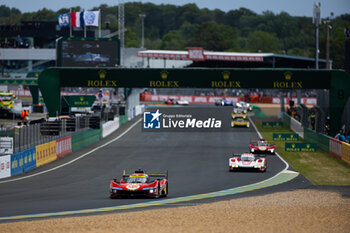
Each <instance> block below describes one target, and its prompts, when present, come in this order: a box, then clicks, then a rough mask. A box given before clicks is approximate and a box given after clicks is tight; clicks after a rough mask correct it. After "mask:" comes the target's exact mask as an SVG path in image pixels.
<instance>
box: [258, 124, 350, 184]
mask: <svg viewBox="0 0 350 233" xmlns="http://www.w3.org/2000/svg"><path fill="white" fill-rule="evenodd" d="M254 123H255V125H256V127H257V128H258V130H259V131H260V133H261V135H262V136H263V137H264V138H265V139H266V140H268V141H271V142H272V141H273V140H272V135H273V133H294V132H293V131H292V130H290V129H287V128H282V129H263V128H262V127H261V122H258V121H257V122H254ZM300 142H302V141H300ZM284 143H285V142H275V144H276V147H277V149H276V151H277V153H278V154H279V155H281V156H282V157H283V158H284V159H285V160H286V161H287V162H288V163H289V164H290V165H291V166H292V167H293V168H294V169H295V170H297V171H298V172H300V173H301V174H302V175H303V176H305V177H306V178H307V179H308V180H310V181H311V182H312V183H313V184H314V185H350V165H349V164H347V163H345V162H344V161H342V160H339V159H336V158H334V157H332V156H331V155H330V154H328V153H326V152H323V151H321V150H319V149H317V152H286V151H285V150H284Z"/></svg>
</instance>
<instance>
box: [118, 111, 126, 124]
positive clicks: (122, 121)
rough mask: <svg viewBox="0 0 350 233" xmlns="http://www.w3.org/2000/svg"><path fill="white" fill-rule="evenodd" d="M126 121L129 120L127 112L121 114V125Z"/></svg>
mask: <svg viewBox="0 0 350 233" xmlns="http://www.w3.org/2000/svg"><path fill="white" fill-rule="evenodd" d="M126 122H128V114H126V113H125V115H122V116H119V127H120V126H122V125H124V124H125V123H126Z"/></svg>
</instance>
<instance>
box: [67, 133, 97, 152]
mask: <svg viewBox="0 0 350 233" xmlns="http://www.w3.org/2000/svg"><path fill="white" fill-rule="evenodd" d="M101 133H102V131H101V129H89V130H86V131H82V132H78V133H75V134H73V135H72V151H76V150H79V149H80V148H83V147H85V146H88V145H91V144H92V143H95V142H97V141H99V140H100V139H101Z"/></svg>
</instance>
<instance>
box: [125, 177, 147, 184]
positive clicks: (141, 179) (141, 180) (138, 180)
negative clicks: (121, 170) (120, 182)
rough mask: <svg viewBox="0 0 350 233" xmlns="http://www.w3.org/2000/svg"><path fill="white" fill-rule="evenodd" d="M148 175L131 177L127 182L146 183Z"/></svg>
mask: <svg viewBox="0 0 350 233" xmlns="http://www.w3.org/2000/svg"><path fill="white" fill-rule="evenodd" d="M146 182H147V178H146V177H129V178H128V180H127V183H146Z"/></svg>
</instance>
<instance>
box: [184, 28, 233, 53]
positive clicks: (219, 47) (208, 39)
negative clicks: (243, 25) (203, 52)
mask: <svg viewBox="0 0 350 233" xmlns="http://www.w3.org/2000/svg"><path fill="white" fill-rule="evenodd" d="M236 38H237V30H235V29H233V28H232V27H230V26H226V25H223V24H217V23H215V22H205V23H202V24H201V25H199V26H197V28H196V30H195V33H194V35H193V38H192V40H191V41H190V42H189V44H188V45H189V46H194V47H197V46H199V47H203V48H204V49H207V50H213V51H225V50H229V49H230V50H231V49H235V48H238V46H237V43H236Z"/></svg>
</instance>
